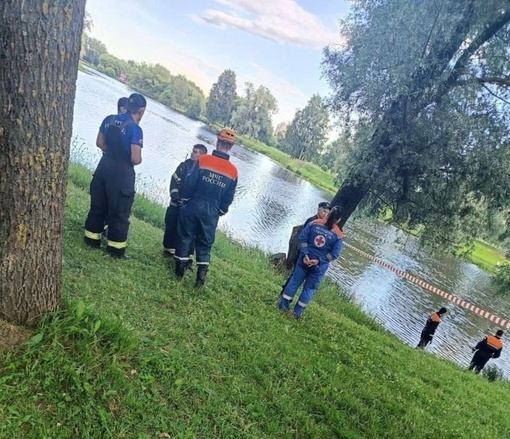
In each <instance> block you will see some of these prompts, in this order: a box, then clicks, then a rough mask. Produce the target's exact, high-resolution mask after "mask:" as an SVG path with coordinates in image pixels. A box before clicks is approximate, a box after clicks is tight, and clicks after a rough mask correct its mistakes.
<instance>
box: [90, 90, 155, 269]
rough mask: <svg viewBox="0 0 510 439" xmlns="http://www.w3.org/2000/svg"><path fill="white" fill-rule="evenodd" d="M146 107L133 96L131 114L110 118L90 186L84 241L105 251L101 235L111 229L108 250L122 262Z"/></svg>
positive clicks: (102, 129)
mask: <svg viewBox="0 0 510 439" xmlns="http://www.w3.org/2000/svg"><path fill="white" fill-rule="evenodd" d="M146 106H147V101H146V99H145V98H144V97H143V96H142V95H141V94H138V93H133V94H132V95H131V96H130V97H129V98H128V103H127V112H126V113H120V114H116V115H111V116H108V117H106V118H105V119H104V120H103V123H102V124H101V126H100V128H99V133H98V135H97V140H96V145H97V146H98V147H99V148H100V149H101V150H102V151H103V156H102V157H101V160H100V161H99V164H98V165H97V168H96V171H95V172H94V177H93V178H92V182H91V183H90V210H89V213H88V215H87V219H86V221H85V237H84V240H85V244H87V245H88V246H90V247H94V248H99V247H101V235H102V233H103V231H104V230H105V226H108V236H107V239H108V241H107V247H106V250H107V252H108V253H109V254H110V255H111V256H112V257H115V258H119V259H127V256H126V254H125V251H126V246H127V236H128V230H129V217H130V215H131V207H132V205H133V201H134V196H135V170H134V166H135V165H138V164H140V163H141V162H142V147H143V132H142V129H141V128H140V126H139V123H140V120H141V119H142V116H143V115H144V112H145V107H146Z"/></svg>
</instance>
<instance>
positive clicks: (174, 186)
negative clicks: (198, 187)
mask: <svg viewBox="0 0 510 439" xmlns="http://www.w3.org/2000/svg"><path fill="white" fill-rule="evenodd" d="M204 154H207V147H206V146H205V145H202V144H201V143H198V144H196V145H194V146H193V150H192V151H191V157H190V158H189V159H187V160H185V161H183V162H182V163H180V164H179V166H177V169H176V170H175V172H174V173H173V175H172V178H171V179H170V206H168V207H167V209H166V214H165V234H164V236H163V251H164V252H165V253H167V254H169V255H174V254H175V248H176V246H177V243H178V235H177V220H178V218H179V209H180V208H181V207H182V206H183V205H184V204H185V203H186V202H187V201H188V200H185V199H184V198H182V197H181V191H180V189H181V182H182V181H183V180H184V179H185V178H186V176H187V175H188V174H190V173H191V171H192V170H193V167H194V166H195V165H196V164H197V162H198V158H199V157H200V156H201V155H204ZM194 251H195V246H194V243H192V246H191V249H190V255H193V253H194ZM190 258H191V256H190ZM190 261H191V259H190Z"/></svg>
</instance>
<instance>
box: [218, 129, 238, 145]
mask: <svg viewBox="0 0 510 439" xmlns="http://www.w3.org/2000/svg"><path fill="white" fill-rule="evenodd" d="M218 140H222V141H223V142H227V143H231V144H234V143H236V133H235V131H234V130H231V129H230V128H223V129H221V130H220V131H219V133H218Z"/></svg>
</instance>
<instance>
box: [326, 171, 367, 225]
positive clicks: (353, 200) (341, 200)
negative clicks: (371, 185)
mask: <svg viewBox="0 0 510 439" xmlns="http://www.w3.org/2000/svg"><path fill="white" fill-rule="evenodd" d="M366 193H367V189H366V188H365V187H364V186H362V185H359V184H354V183H351V182H349V181H345V182H344V184H343V185H342V187H341V188H340V189H338V192H337V193H336V194H335V196H334V197H333V199H332V200H331V205H332V206H341V207H342V219H341V220H340V222H339V223H338V225H339V226H340V227H341V228H342V227H343V226H344V225H345V223H346V222H347V220H348V219H349V218H350V216H351V215H352V214H353V213H354V211H355V210H356V209H357V207H358V205H359V203H361V201H362V200H363V198H364V197H365V195H366Z"/></svg>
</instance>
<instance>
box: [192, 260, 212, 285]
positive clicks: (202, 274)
mask: <svg viewBox="0 0 510 439" xmlns="http://www.w3.org/2000/svg"><path fill="white" fill-rule="evenodd" d="M197 267H198V269H197V281H196V282H195V288H199V289H200V288H202V287H203V286H204V284H205V278H206V277H207V270H208V269H209V266H208V265H197Z"/></svg>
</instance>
